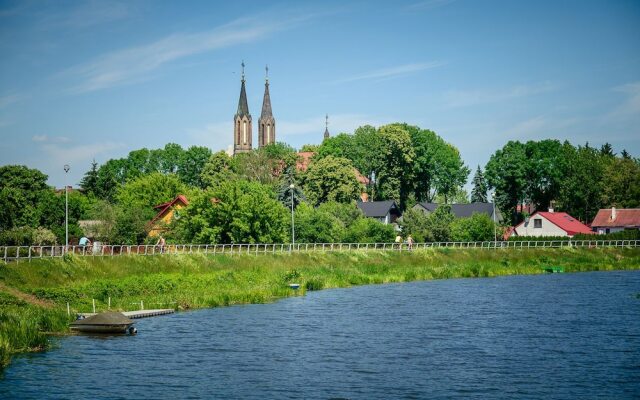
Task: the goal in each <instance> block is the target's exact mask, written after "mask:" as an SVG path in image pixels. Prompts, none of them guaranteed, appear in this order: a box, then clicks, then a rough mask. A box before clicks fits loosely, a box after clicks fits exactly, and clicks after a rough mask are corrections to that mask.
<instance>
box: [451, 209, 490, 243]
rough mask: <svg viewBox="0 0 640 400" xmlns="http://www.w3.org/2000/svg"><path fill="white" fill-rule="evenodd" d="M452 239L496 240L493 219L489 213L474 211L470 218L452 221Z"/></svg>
mask: <svg viewBox="0 0 640 400" xmlns="http://www.w3.org/2000/svg"><path fill="white" fill-rule="evenodd" d="M450 228H451V240H453V241H455V242H482V241H490V240H494V237H493V234H494V225H493V221H492V220H491V218H490V217H489V216H488V215H487V214H479V213H474V214H473V215H472V216H471V217H469V218H457V219H454V220H453V221H452V222H451V226H450Z"/></svg>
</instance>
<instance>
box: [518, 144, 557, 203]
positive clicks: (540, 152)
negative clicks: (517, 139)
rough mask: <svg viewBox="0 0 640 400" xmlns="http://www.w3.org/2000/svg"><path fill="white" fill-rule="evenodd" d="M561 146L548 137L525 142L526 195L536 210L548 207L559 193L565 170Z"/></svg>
mask: <svg viewBox="0 0 640 400" xmlns="http://www.w3.org/2000/svg"><path fill="white" fill-rule="evenodd" d="M562 146H563V145H562V144H561V143H560V142H559V141H558V140H550V139H549V140H541V141H537V142H536V141H529V142H527V143H526V144H525V157H526V159H527V163H526V164H525V166H526V185H525V186H526V188H525V191H526V197H527V198H528V199H529V200H530V201H531V202H532V203H533V204H534V205H535V207H536V209H538V210H546V209H548V208H549V206H550V204H551V201H553V200H555V199H557V198H558V195H559V193H560V186H561V181H562V179H563V178H564V174H565V170H566V169H565V158H564V153H563V149H562Z"/></svg>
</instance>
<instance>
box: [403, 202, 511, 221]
mask: <svg viewBox="0 0 640 400" xmlns="http://www.w3.org/2000/svg"><path fill="white" fill-rule="evenodd" d="M439 206H440V205H439V204H437V203H427V202H422V203H418V204H416V205H415V206H413V209H414V210H419V211H422V212H424V213H425V214H431V213H432V212H434V211H435V210H436V208H438V207H439ZM494 210H495V212H496V215H495V217H496V218H495V221H496V222H502V221H503V218H502V214H501V213H500V210H498V209H497V208H494V207H493V203H469V204H451V213H452V214H453V215H454V216H455V217H456V218H468V217H470V216H472V215H473V214H486V215H488V216H489V218H491V220H493V211H494Z"/></svg>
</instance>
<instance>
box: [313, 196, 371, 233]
mask: <svg viewBox="0 0 640 400" xmlns="http://www.w3.org/2000/svg"><path fill="white" fill-rule="evenodd" d="M318 209H319V210H320V211H322V212H326V213H328V214H330V215H332V216H333V217H335V218H336V219H337V220H338V221H340V222H341V223H342V224H343V225H344V226H345V227H349V226H351V224H353V223H354V222H355V221H357V220H358V219H360V218H364V214H363V213H362V211H360V209H359V208H358V206H356V204H355V202H351V203H338V202H336V201H328V202H326V203H322V204H320V205H319V206H318Z"/></svg>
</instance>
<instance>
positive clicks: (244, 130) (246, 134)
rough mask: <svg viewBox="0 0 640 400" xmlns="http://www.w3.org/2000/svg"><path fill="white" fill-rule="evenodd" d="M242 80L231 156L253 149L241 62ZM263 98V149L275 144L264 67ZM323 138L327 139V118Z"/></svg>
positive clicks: (260, 121) (260, 123)
mask: <svg viewBox="0 0 640 400" xmlns="http://www.w3.org/2000/svg"><path fill="white" fill-rule="evenodd" d="M241 65H242V80H241V86H240V99H239V100H238V111H237V112H236V115H234V117H233V154H234V155H235V154H238V153H247V152H250V151H251V150H252V149H253V130H252V119H251V113H249V104H248V103H247V88H246V84H245V79H244V61H243V62H242V64H241ZM265 72H266V75H265V83H264V97H263V98H262V112H261V113H260V119H258V147H264V146H266V145H269V144H273V143H275V142H276V119H275V118H274V117H273V111H272V110H271V97H270V96H269V67H265ZM326 118H327V122H326V125H327V127H325V131H324V138H325V139H326V138H328V137H329V129H328V118H329V117H328V116H327V117H326Z"/></svg>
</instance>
